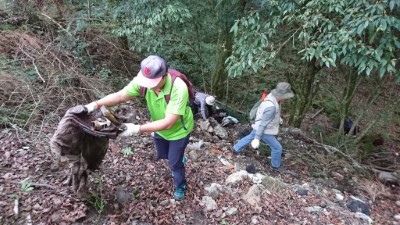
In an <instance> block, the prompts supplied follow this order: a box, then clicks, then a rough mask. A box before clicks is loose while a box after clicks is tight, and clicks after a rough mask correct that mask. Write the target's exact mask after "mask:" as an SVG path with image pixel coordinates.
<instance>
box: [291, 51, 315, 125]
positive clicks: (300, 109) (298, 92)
mask: <svg viewBox="0 0 400 225" xmlns="http://www.w3.org/2000/svg"><path fill="white" fill-rule="evenodd" d="M319 71H320V68H319V67H317V66H316V65H315V59H313V60H312V61H311V62H309V63H308V64H307V66H306V67H303V68H300V71H299V72H297V71H296V72H295V73H290V72H289V73H288V74H287V79H288V81H289V83H290V84H291V86H292V89H293V91H294V92H295V97H294V99H293V100H292V102H291V107H290V117H289V124H290V125H292V126H294V127H297V128H300V126H301V123H302V122H303V119H304V117H305V114H306V112H307V111H308V109H309V107H310V106H311V103H312V101H313V99H314V97H315V96H316V94H317V92H318V90H319V84H318V81H316V79H315V78H316V75H317V73H318V72H319Z"/></svg>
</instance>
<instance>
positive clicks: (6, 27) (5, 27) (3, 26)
mask: <svg viewBox="0 0 400 225" xmlns="http://www.w3.org/2000/svg"><path fill="white" fill-rule="evenodd" d="M0 30H6V31H13V30H15V27H13V26H10V25H8V24H0Z"/></svg>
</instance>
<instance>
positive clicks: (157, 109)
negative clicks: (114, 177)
mask: <svg viewBox="0 0 400 225" xmlns="http://www.w3.org/2000/svg"><path fill="white" fill-rule="evenodd" d="M140 66H141V68H140V71H139V73H138V75H137V76H136V77H135V78H134V79H133V80H132V81H131V82H130V83H129V84H128V85H127V86H126V87H125V88H123V89H122V90H120V91H118V92H115V93H112V94H109V95H107V96H106V97H104V98H102V99H100V100H97V101H94V102H92V103H90V104H87V105H86V106H85V107H86V108H87V110H88V112H92V111H94V110H96V109H98V108H99V107H101V106H103V105H104V106H107V107H111V106H114V105H117V104H119V103H122V102H126V101H128V100H130V99H132V98H133V97H137V96H140V95H141V87H142V88H146V92H145V98H146V102H147V107H148V109H149V111H150V115H151V120H152V122H151V123H147V124H142V125H139V124H132V123H126V124H125V125H126V128H127V129H126V130H125V131H124V132H122V133H121V134H120V136H125V137H127V136H132V135H137V134H139V133H141V132H148V133H152V132H154V142H155V145H156V149H157V156H158V159H168V164H169V167H170V169H171V171H172V175H173V178H174V186H175V191H174V198H175V199H177V200H181V199H183V198H184V197H185V193H184V191H185V189H186V179H185V164H184V152H185V148H186V146H187V144H188V143H189V136H190V133H191V131H192V130H193V127H194V120H193V114H192V111H191V109H190V106H189V90H188V86H187V85H186V83H185V82H184V81H183V80H182V79H181V78H179V77H177V78H175V80H173V79H172V77H171V74H170V73H171V71H172V70H171V71H169V70H168V67H167V63H166V61H165V60H164V59H163V58H161V57H159V56H155V55H152V56H149V57H147V58H146V59H144V60H143V61H142V62H141V64H140ZM166 95H170V96H169V101H168V102H167V100H166V97H165V96H166Z"/></svg>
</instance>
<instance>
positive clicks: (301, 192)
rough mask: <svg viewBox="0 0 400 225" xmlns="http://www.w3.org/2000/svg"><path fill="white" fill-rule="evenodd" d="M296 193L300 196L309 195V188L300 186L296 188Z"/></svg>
mask: <svg viewBox="0 0 400 225" xmlns="http://www.w3.org/2000/svg"><path fill="white" fill-rule="evenodd" d="M296 193H297V194H298V195H300V196H305V195H308V190H307V189H303V188H299V189H297V190H296Z"/></svg>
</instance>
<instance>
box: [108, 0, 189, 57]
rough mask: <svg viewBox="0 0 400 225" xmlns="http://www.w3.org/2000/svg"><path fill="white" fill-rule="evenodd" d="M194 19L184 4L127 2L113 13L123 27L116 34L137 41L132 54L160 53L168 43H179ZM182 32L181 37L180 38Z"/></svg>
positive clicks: (173, 2) (147, 0)
mask: <svg viewBox="0 0 400 225" xmlns="http://www.w3.org/2000/svg"><path fill="white" fill-rule="evenodd" d="M191 17H192V14H191V13H190V11H189V9H188V6H187V5H186V4H185V3H184V2H182V1H162V2H159V1H151V0H139V1H134V2H132V1H124V2H121V3H120V4H118V6H117V7H116V8H115V9H114V11H113V18H114V19H115V20H117V21H118V22H119V24H120V27H119V28H117V29H115V30H114V31H113V32H114V33H115V34H117V35H118V36H127V37H134V41H133V42H132V43H131V44H132V46H131V49H132V50H135V51H139V52H157V50H158V49H159V48H160V47H161V46H162V45H163V44H164V42H167V41H174V42H176V41H179V39H180V36H181V35H182V34H183V33H185V30H186V29H187V28H186V26H185V24H187V22H189V19H190V18H191ZM178 31H179V33H180V34H179V35H176V32H178ZM155 37H157V38H155Z"/></svg>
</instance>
